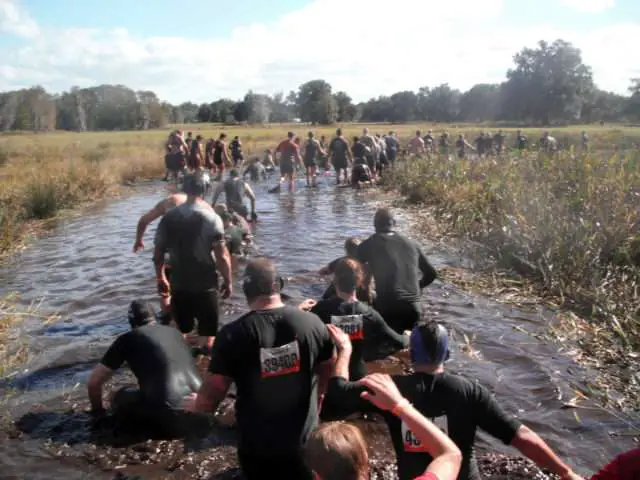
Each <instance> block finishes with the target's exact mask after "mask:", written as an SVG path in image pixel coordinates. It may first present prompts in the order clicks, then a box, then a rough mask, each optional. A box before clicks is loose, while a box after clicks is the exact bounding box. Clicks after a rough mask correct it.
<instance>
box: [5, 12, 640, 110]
mask: <svg viewBox="0 0 640 480" xmlns="http://www.w3.org/2000/svg"><path fill="white" fill-rule="evenodd" d="M505 1H506V0H505ZM511 1H519V0H511ZM0 2H4V3H6V0H0ZM371 5H372V4H371V2H370V1H369V0H349V1H344V0H315V1H313V2H312V3H310V4H308V5H306V6H305V7H303V8H300V9H299V10H296V11H294V12H291V13H289V14H287V15H284V16H283V17H281V18H280V19H278V20H276V21H275V22H274V23H271V24H253V25H244V26H241V27H238V28H236V29H235V30H234V31H233V32H232V34H231V36H230V37H229V38H227V39H204V40H195V39H187V38H180V37H140V36H138V35H135V34H132V33H130V32H127V31H126V30H123V29H115V30H95V29H81V28H74V29H66V30H62V31H59V30H56V31H47V30H42V31H41V32H40V34H39V35H38V36H36V37H35V38H33V39H30V40H28V41H27V42H26V44H25V45H24V46H23V47H21V48H18V49H16V48H14V49H13V50H10V51H9V50H8V51H7V52H6V54H3V52H2V51H1V50H0V59H2V60H0V89H7V88H13V87H23V86H27V85H31V84H40V85H42V86H44V87H45V88H47V89H49V90H52V91H62V90H66V89H68V88H69V87H71V86H72V85H79V86H88V85H95V84H100V83H120V84H124V85H127V86H129V87H131V88H134V89H145V90H153V91H155V92H156V93H157V94H158V95H159V96H160V97H161V98H163V99H166V100H169V101H171V102H175V103H178V102H182V101H186V100H192V101H195V102H203V101H211V100H213V99H216V98H219V97H222V96H227V97H231V98H239V97H241V96H242V95H244V93H245V92H246V91H247V90H249V89H253V90H254V91H257V92H264V93H275V92H277V91H284V92H285V93H286V92H288V91H289V90H292V89H296V88H297V87H298V85H300V84H301V83H303V82H305V81H308V80H311V79H316V78H323V79H325V80H327V81H329V82H330V83H331V84H332V85H333V87H334V89H335V90H345V91H347V92H348V93H349V94H350V95H351V96H352V97H353V98H354V99H355V100H366V99H368V98H370V97H373V96H377V95H379V94H390V93H393V92H395V91H398V90H405V89H408V90H417V89H418V88H419V87H421V86H425V85H426V86H433V85H436V84H439V83H444V82H448V83H449V84H450V85H452V86H453V87H456V88H461V89H467V88H469V87H471V86H472V85H473V84H475V83H480V82H500V81H502V80H503V79H504V78H505V72H506V70H507V69H508V68H509V67H510V66H512V55H513V54H514V53H515V52H516V51H518V50H520V49H521V48H522V47H524V46H533V45H535V44H536V43H537V42H538V40H540V39H546V40H550V41H551V40H554V39H556V38H564V39H565V40H568V41H571V42H573V43H574V44H575V45H577V46H579V47H580V48H582V50H583V55H584V59H585V61H586V62H587V63H588V64H590V65H592V66H593V67H594V75H595V78H596V81H597V82H598V84H599V86H600V87H602V88H606V89H610V90H614V91H618V92H625V91H626V88H627V86H628V82H629V78H630V77H631V76H632V72H633V71H634V69H637V61H636V59H635V58H634V57H633V55H629V54H628V52H629V50H628V49H621V48H619V45H625V44H626V45H629V46H632V45H638V44H640V23H635V24H633V23H629V24H625V25H612V26H610V27H607V28H599V29H594V30H590V31H585V30H573V29H550V28H545V27H535V26H532V27H530V28H527V29H524V28H519V27H515V26H514V27H512V26H510V22H509V21H508V18H507V17H506V15H505V13H504V9H503V7H504V1H503V0H485V1H483V2H477V1H476V0H448V1H447V2H446V8H442V2H441V0H395V1H394V2H393V8H384V9H382V10H381V9H378V8H372V6H371ZM3 73H5V74H3Z"/></svg>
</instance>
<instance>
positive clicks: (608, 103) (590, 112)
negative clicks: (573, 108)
mask: <svg viewBox="0 0 640 480" xmlns="http://www.w3.org/2000/svg"><path fill="white" fill-rule="evenodd" d="M629 103H630V100H629V98H628V97H625V96H623V95H618V94H616V93H612V92H605V91H603V90H594V91H593V92H592V94H591V95H589V96H588V97H587V99H585V102H584V105H583V106H582V115H581V120H582V121H584V122H586V123H593V122H600V121H605V122H611V121H615V120H621V119H623V118H625V116H627V115H628V114H629V112H628V106H629Z"/></svg>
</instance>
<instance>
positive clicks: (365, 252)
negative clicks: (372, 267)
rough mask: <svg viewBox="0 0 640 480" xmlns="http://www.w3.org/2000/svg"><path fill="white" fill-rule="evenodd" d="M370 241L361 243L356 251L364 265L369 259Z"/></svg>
mask: <svg viewBox="0 0 640 480" xmlns="http://www.w3.org/2000/svg"><path fill="white" fill-rule="evenodd" d="M368 247H369V242H368V241H367V240H365V241H364V242H362V243H361V244H360V245H358V250H357V252H356V257H357V258H358V261H359V262H360V263H362V264H363V265H364V264H366V263H367V262H368V261H369V248H368Z"/></svg>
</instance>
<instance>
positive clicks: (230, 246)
mask: <svg viewBox="0 0 640 480" xmlns="http://www.w3.org/2000/svg"><path fill="white" fill-rule="evenodd" d="M220 218H221V219H222V224H223V226H224V240H225V242H226V244H227V250H229V253H230V254H231V255H243V254H244V251H243V248H244V246H245V235H246V232H244V231H243V230H242V228H240V227H238V226H237V225H236V224H235V223H234V218H233V214H232V213H231V212H224V213H222V214H221V215H220Z"/></svg>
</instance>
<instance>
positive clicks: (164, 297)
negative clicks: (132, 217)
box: [133, 193, 210, 312]
mask: <svg viewBox="0 0 640 480" xmlns="http://www.w3.org/2000/svg"><path fill="white" fill-rule="evenodd" d="M186 201H187V195H186V194H185V193H174V194H171V195H169V196H168V197H166V198H164V199H162V200H160V201H159V202H158V203H156V205H155V206H154V207H153V208H152V209H151V210H149V211H148V212H147V213H145V214H144V215H142V216H141V217H140V219H139V220H138V225H137V227H136V239H135V241H134V243H133V252H134V253H138V252H139V251H140V250H142V249H143V248H144V241H143V238H144V234H145V232H146V231H147V227H148V226H149V225H150V224H151V223H153V222H154V221H155V220H157V219H158V218H160V217H162V216H163V215H164V214H166V213H167V212H168V211H169V210H171V209H172V208H175V207H177V206H179V205H182V204H183V203H184V202H186ZM198 202H199V203H200V205H202V206H203V207H204V206H206V207H209V208H210V206H209V204H208V203H207V202H205V201H204V200H199V201H198ZM164 276H165V277H166V278H167V279H169V278H171V259H170V258H167V259H166V261H165V264H164ZM158 294H159V295H160V304H161V306H162V310H163V312H169V311H170V309H171V308H170V307H171V292H170V291H169V288H168V285H167V283H165V282H160V281H158Z"/></svg>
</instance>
